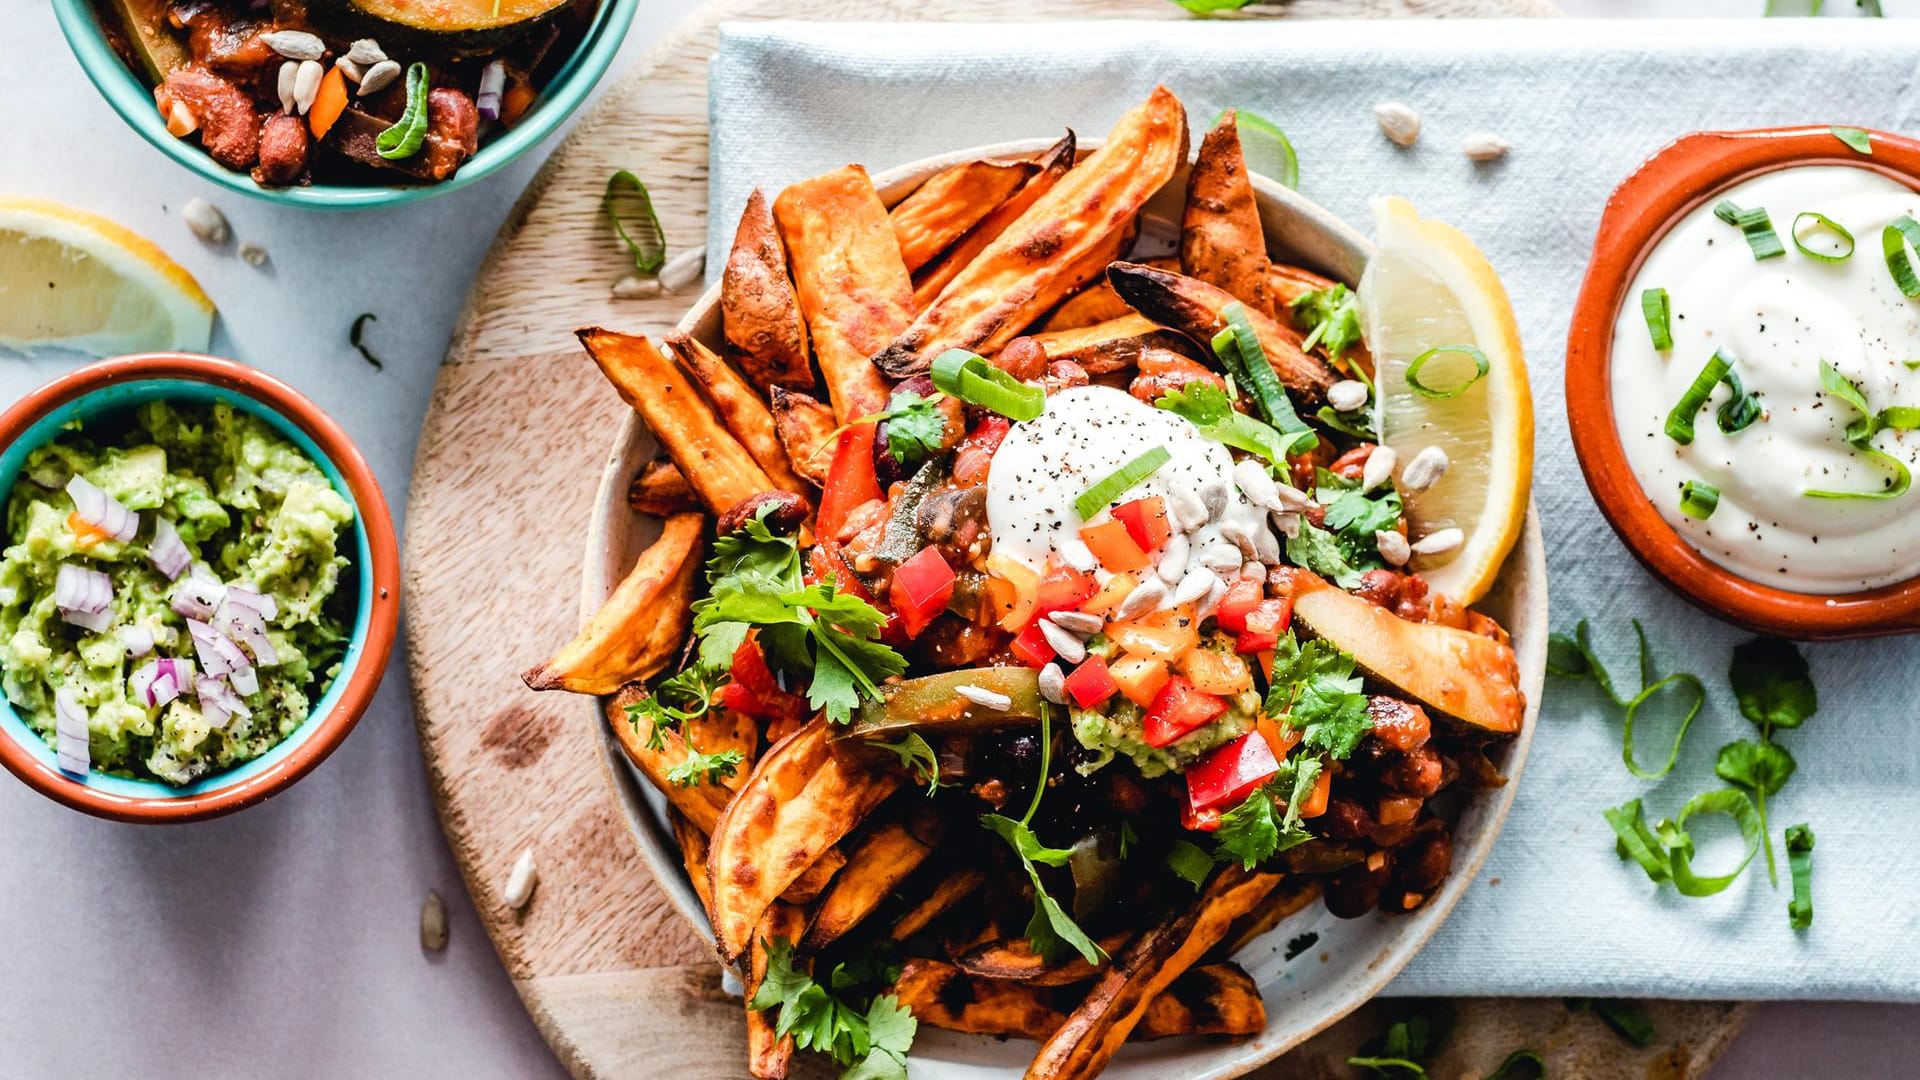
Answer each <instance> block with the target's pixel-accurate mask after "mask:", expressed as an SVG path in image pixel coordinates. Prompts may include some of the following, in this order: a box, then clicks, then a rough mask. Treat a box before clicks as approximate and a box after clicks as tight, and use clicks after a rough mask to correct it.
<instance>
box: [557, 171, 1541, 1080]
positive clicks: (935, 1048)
mask: <svg viewBox="0 0 1920 1080" xmlns="http://www.w3.org/2000/svg"><path fill="white" fill-rule="evenodd" d="M1051 142H1052V140H1050V139H1036V140H1031V141H1025V142H1014V143H1004V144H1000V145H995V146H988V147H981V148H976V149H972V150H964V151H960V152H957V153H954V154H949V155H945V156H942V157H937V158H928V159H926V160H923V161H917V162H914V163H912V164H909V165H903V166H901V167H899V168H896V169H889V170H887V171H886V172H884V173H881V174H879V175H878V176H876V177H875V178H874V183H875V185H876V186H877V187H878V188H879V190H880V196H881V198H882V199H883V200H885V201H886V202H887V203H888V204H889V205H892V204H893V203H895V202H897V201H899V200H900V199H902V198H905V197H906V195H907V194H908V193H909V192H911V191H912V190H913V189H914V188H915V187H916V186H918V185H919V183H920V182H921V181H923V180H924V179H926V178H927V177H928V176H930V175H932V174H933V173H935V172H937V171H939V170H940V169H942V168H945V167H947V166H949V165H953V164H956V163H958V162H961V161H970V160H974V159H976V158H982V157H1004V156H1010V155H1015V154H1032V153H1035V152H1037V151H1039V150H1042V149H1044V148H1045V147H1047V146H1049V145H1051ZM1081 145H1082V152H1083V153H1085V152H1087V151H1088V150H1090V149H1091V147H1090V146H1088V144H1087V143H1086V142H1083V143H1082V144H1081ZM1093 145H1098V144H1097V143H1095V144H1093ZM1253 182H1254V191H1255V195H1256V196H1257V198H1258V201H1259V204H1260V218H1261V224H1262V226H1263V227H1264V229H1265V231H1266V236H1267V243H1268V246H1269V247H1270V248H1271V249H1272V254H1273V255H1274V257H1275V258H1277V259H1281V260H1284V261H1286V262H1289V263H1294V264H1297V265H1300V266H1305V267H1307V268H1309V269H1313V270H1317V271H1319V272H1320V273H1323V274H1325V275H1327V276H1328V277H1331V278H1334V279H1336V280H1339V281H1344V282H1346V283H1347V284H1348V285H1349V286H1351V285H1354V284H1356V283H1357V282H1359V280H1360V272H1361V270H1363V269H1364V268H1365V267H1366V262H1367V257H1368V255H1369V253H1370V252H1371V250H1372V246H1371V245H1370V244H1369V243H1368V242H1367V240H1366V239H1365V238H1364V237H1363V236H1361V235H1360V234H1359V233H1358V232H1355V231H1354V230H1353V228H1351V227H1350V226H1348V225H1346V224H1345V223H1344V222H1341V221H1340V220H1338V219H1337V218H1335V217H1334V216H1333V215H1331V214H1329V213H1328V212H1327V211H1325V210H1323V209H1321V208H1320V207H1319V206H1316V205H1314V204H1313V203H1312V202H1310V201H1308V200H1307V199H1305V198H1303V197H1301V196H1300V195H1299V194H1298V193H1296V192H1293V191H1291V190H1288V189H1287V188H1284V187H1281V186H1280V185H1278V184H1275V183H1273V182H1272V181H1269V180H1267V179H1266V178H1264V177H1260V176H1255V177H1254V178H1253ZM1185 190H1186V173H1185V170H1184V169H1183V170H1182V171H1181V173H1180V175H1178V176H1176V177H1175V178H1174V179H1173V181H1172V182H1170V183H1169V184H1168V185H1167V187H1166V189H1165V190H1164V191H1162V192H1161V193H1160V195H1159V196H1157V197H1156V198H1155V199H1154V200H1153V201H1152V202H1151V203H1149V204H1148V206H1147V210H1146V213H1147V215H1148V220H1147V222H1146V226H1145V227H1143V228H1142V230H1141V233H1142V240H1141V244H1142V245H1143V246H1147V247H1151V248H1152V249H1153V250H1151V251H1149V253H1150V254H1157V253H1159V252H1160V251H1161V250H1164V247H1165V243H1166V241H1167V239H1168V237H1167V236H1166V235H1165V234H1166V232H1167V231H1168V228H1169V227H1168V226H1163V227H1162V228H1159V229H1156V228H1155V227H1154V225H1155V224H1156V223H1155V221H1154V218H1155V217H1157V218H1159V219H1160V221H1161V222H1169V223H1170V222H1175V221H1178V220H1179V213H1180V206H1181V202H1182V200H1183V193H1184V192H1185ZM708 265H710V266H716V265H718V262H717V260H715V259H711V258H710V259H709V263H708ZM678 329H679V330H681V331H682V332H685V333H688V334H692V335H694V336H696V337H698V338H700V339H701V340H703V341H706V342H708V343H709V344H711V345H713V346H715V347H716V348H718V347H719V346H720V342H721V334H720V289H719V287H718V286H717V285H716V286H715V287H713V288H711V289H708V290H707V291H706V293H705V294H704V295H702V296H701V297H700V298H699V299H698V300H696V301H695V302H694V303H693V304H692V306H691V308H690V310H689V311H688V313H687V316H686V318H685V319H683V320H682V321H681V323H680V325H679V327H678ZM654 454H655V443H654V440H653V436H652V435H651V434H650V433H649V432H648V431H647V430H646V428H645V426H644V425H642V423H641V422H640V418H639V416H638V415H637V414H634V413H629V414H627V417H626V420H625V422H624V423H623V424H622V425H621V428H620V431H619V433H618V435H617V436H616V437H615V438H614V442H613V449H612V452H611V453H610V454H609V456H608V460H607V467H606V472H605V473H604V474H603V475H602V476H601V481H600V492H599V497H598V499H597V501H596V503H595V509H594V518H593V523H592V526H591V528H590V531H589V543H588V547H587V553H586V565H585V582H584V590H583V594H582V597H581V603H582V609H581V610H582V613H583V617H584V615H585V614H587V613H591V612H592V611H594V610H596V609H598V608H599V606H600V604H601V603H602V602H603V601H604V600H605V599H606V597H607V595H608V593H610V592H611V591H612V589H613V586H614V585H615V584H617V583H618V582H619V581H620V579H621V577H623V576H624V575H625V574H626V572H627V570H628V569H629V568H630V567H631V566H632V565H633V560H634V558H635V556H637V555H638V554H639V552H640V551H641V550H642V549H643V548H645V547H646V545H647V544H649V543H652V542H653V539H654V537H655V536H656V535H658V533H659V525H658V522H657V521H655V520H653V519H650V518H646V517H643V516H642V515H639V514H636V513H634V512H633V511H632V510H630V509H629V508H628V507H627V501H626V492H627V486H628V483H629V482H630V481H631V480H632V478H633V476H634V474H635V473H636V472H638V471H639V469H640V468H641V467H642V466H643V465H645V464H646V463H647V462H649V461H651V460H652V459H653V457H654ZM1477 606H1478V607H1479V608H1480V609H1481V610H1483V611H1485V612H1486V613H1487V614H1489V615H1492V616H1493V617H1494V618H1496V619H1498V620H1499V621H1500V623H1501V625H1503V626H1505V627H1506V628H1507V629H1508V631H1509V632H1510V633H1512V635H1513V646H1514V651H1515V652H1516V653H1517V654H1518V656H1519V662H1520V683H1521V688H1522V689H1523V690H1524V691H1525V693H1526V696H1527V711H1526V724H1525V726H1524V727H1523V728H1522V729H1521V732H1520V736H1519V738H1517V739H1515V740H1514V741H1513V742H1512V743H1510V744H1509V745H1508V746H1507V748H1506V751H1505V756H1504V758H1501V759H1498V760H1497V761H1496V764H1499V765H1500V766H1501V770H1502V771H1503V772H1504V773H1505V774H1506V775H1507V777H1508V779H1509V782H1508V784H1507V785H1506V786H1505V787H1503V788H1500V789H1499V790H1496V791H1491V792H1484V793H1482V794H1480V795H1479V796H1477V797H1476V798H1474V799H1473V800H1472V801H1471V802H1469V803H1468V805H1467V806H1466V808H1465V810H1464V811H1463V813H1462V814H1461V817H1460V820H1459V822H1458V824H1457V826H1456V827H1455V830H1454V857H1453V871H1452V873H1451V874H1450V875H1449V876H1448V878H1447V881H1446V883H1445V884H1444V885H1443V886H1442V887H1441V889H1440V891H1439V892H1438V893H1437V894H1435V895H1434V897H1433V898H1432V899H1431V900H1429V901H1428V902H1427V904H1426V906H1425V907H1422V908H1421V909H1419V910H1418V911H1416V912H1414V913H1412V914H1410V915H1398V916H1387V915H1381V914H1378V913H1375V914H1372V915H1368V916H1367V917H1365V918H1360V919H1336V918H1334V917H1333V916H1332V915H1329V914H1328V913H1327V911H1326V908H1325V907H1324V906H1323V905H1322V904H1320V903H1319V902H1315V903H1313V904H1310V905H1308V906H1307V907H1306V908H1305V909H1304V910H1302V911H1300V912H1299V913H1297V914H1295V915H1293V916H1292V917H1290V918H1288V919H1287V920H1286V921H1284V922H1282V923H1281V924H1280V925H1279V926H1278V927H1276V928H1275V929H1274V930H1272V931H1271V932H1269V933H1268V934H1266V935H1265V936H1264V937H1262V938H1260V939H1259V940H1257V941H1255V942H1254V943H1253V944H1251V945H1249V946H1248V947H1247V948H1246V949H1244V950H1242V951H1241V952H1240V954H1239V955H1237V956H1236V957H1235V958H1234V959H1235V960H1236V961H1238V962H1239V963H1240V964H1241V966H1243V967H1245V968H1246V969H1247V971H1248V972H1249V973H1250V974H1251V975H1252V976H1253V978H1254V980H1255V981H1256V982H1257V983H1259V985H1260V993H1261V996H1262V997H1263V998H1264V999H1265V1000H1266V1005H1267V1027H1266V1030H1265V1031H1263V1032H1261V1033H1260V1034H1259V1035H1256V1036H1253V1037H1252V1038H1249V1039H1245V1040H1238V1041H1220V1040H1213V1039H1199V1038H1192V1039H1164V1040H1158V1041H1154V1042H1148V1043H1140V1044H1136V1045H1130V1046H1128V1047H1127V1048H1126V1049H1125V1050H1123V1051H1122V1052H1121V1054H1120V1055H1119V1056H1118V1058H1116V1059H1115V1060H1114V1062H1113V1064H1112V1065H1111V1066H1109V1067H1108V1069H1107V1071H1106V1074H1105V1075H1106V1076H1107V1077H1109V1078H1111V1080H1216V1078H1223V1077H1232V1076H1239V1075H1240V1074H1242V1073H1244V1072H1246V1071H1248V1070H1249V1069H1252V1068H1253V1067H1255V1066H1256V1065H1259V1064H1261V1063H1262V1062H1265V1061H1269V1060H1271V1059H1272V1058H1274V1057H1276V1056H1278V1055H1279V1054H1281V1053H1282V1052H1284V1051H1286V1050H1288V1049H1290V1048H1292V1047H1294V1046H1297V1045H1299V1044H1300V1043H1301V1042H1303V1041H1305V1040H1306V1039H1308V1038H1309V1037H1311V1036H1312V1035H1313V1034H1314V1033H1315V1032H1318V1031H1320V1030H1321V1029H1322V1028H1325V1027H1326V1026H1327V1025H1329V1024H1332V1023H1333V1022H1334V1021H1336V1020H1338V1019H1340V1018H1341V1017H1343V1016H1345V1015H1346V1014H1347V1013H1349V1012H1351V1011H1353V1010H1354V1009H1355V1008H1357V1007H1359V1006H1360V1005H1361V1004H1363V1003H1364V1002H1366V1001H1367V1000H1368V999H1370V998H1372V997H1373V996H1374V995H1375V994H1378V993H1379V992H1380V990H1381V989H1382V988H1384V987H1385V986H1386V984H1387V983H1388V981H1390V980H1391V979H1392V978H1393V977H1394V975H1396V974H1398V973H1399V971H1400V969H1402V968H1404V967H1405V966H1406V965H1407V962H1408V961H1410V960H1412V959H1413V956H1414V954H1415V953H1417V952H1419V951H1420V947H1421V946H1422V945H1424V944H1426V941H1427V939H1428V938H1429V937H1431V936H1433V932H1434V931H1435V930H1437V929H1439V927H1440V924H1441V923H1442V922H1443V921H1445V919H1446V917H1447V913H1448V912H1450V911H1451V910H1452V909H1453V905H1454V903H1455V902H1457V901H1458V900H1459V899H1460V896H1461V894H1462V893H1464V892H1465V891H1466V889H1467V888H1468V886H1469V885H1470V884H1471V883H1472V882H1473V879H1474V877H1475V876H1476V875H1477V874H1478V873H1479V870H1480V865H1481V863H1482V862H1484V861H1485V860H1486V857H1487V853H1488V852H1489V851H1490V850H1492V848H1493V841H1494V838H1495V837H1496V836H1497V835H1499V832H1500V825H1501V823H1502V822H1503V821H1505V820H1506V816H1507V809H1508V807H1509V806H1510V805H1511V804H1512V802H1513V792H1514V789H1515V786H1516V783H1515V782H1516V781H1518V780H1519V778H1520V772H1521V767H1522V766H1523V765H1524V764H1525V762H1526V758H1527V747H1528V744H1529V743H1530V742H1531V741H1532V738H1533V729H1534V722H1535V719H1536V716H1537V713H1538V710H1539V700H1540V688H1541V683H1542V680H1543V678H1544V674H1545V671H1546V639H1547V566H1546V553H1545V551H1544V549H1543V548H1542V546H1541V542H1540V529H1539V522H1538V520H1537V518H1536V516H1535V515H1534V514H1533V513H1532V512H1531V510H1530V511H1529V513H1528V515H1527V525H1526V528H1525V530H1524V531H1523V532H1522V533H1521V537H1520V542H1519V544H1517V545H1516V546H1515V548H1514V551H1513V554H1512V555H1511V556H1509V557H1508V559H1507V564H1506V568H1505V569H1504V570H1503V571H1502V574H1501V577H1500V580H1499V582H1498V584H1497V585H1496V587H1495V589H1494V591H1493V593H1492V595H1490V596H1489V597H1487V598H1486V599H1485V600H1483V601H1482V602H1481V603H1480V604H1479V605H1477ZM592 729H593V730H594V731H595V732H597V733H598V735H597V737H598V738H599V739H600V742H601V754H602V758H603V760H604V762H605V764H606V766H607V778H608V782H609V783H611V784H612V785H613V788H614V792H615V795H616V797H617V798H618V800H619V802H620V806H621V809H622V811H623V813H624V815H625V817H626V821H627V825H628V827H629V828H630V829H631V830H632V832H633V837H634V840H635V842H636V843H638V844H639V846H640V852H641V854H642V855H643V856H644V857H645V858H646V861H647V864H648V866H649V867H651V868H652V870H653V874H654V877H655V878H656V879H658V880H659V882H660V885H661V887H662V888H663V889H664V890H665V891H666V894H667V896H668V897H669V898H670V899H671V900H672V901H673V904H674V906H675V907H676V908H677V909H678V910H679V912H680V914H681V915H682V916H684V917H685V918H686V919H687V921H688V923H689V924H691V925H692V926H693V927H694V929H695V930H696V931H697V932H698V933H699V934H700V935H701V936H703V937H705V938H707V939H709V940H711V939H712V936H713V932H712V930H711V928H710V927H709V926H708V925H707V918H706V913H705V912H704V911H703V910H702V909H701V907H700V901H699V900H698V898H696V897H695V896H694V894H693V889H692V887H691V886H690V885H689V884H688V882H687V879H686V875H685V872H684V871H683V870H682V868H681V861H680V850H679V847H678V845H677V844H676V843H675V842H674V839H673V834H672V832H671V830H670V829H669V827H668V825H667V822H666V816H665V814H666V802H665V800H664V799H662V798H661V796H660V794H659V793H658V792H657V791H655V790H654V789H653V787H652V786H651V785H650V784H648V783H647V782H646V781H645V780H644V779H642V778H641V777H640V775H639V774H638V773H637V772H635V771H634V770H633V768H632V767H631V766H630V765H629V764H628V763H627V760H626V758H625V756H624V754H623V753H622V752H621V750H620V747H619V745H618V744H617V743H616V742H615V741H614V739H613V737H612V734H611V733H610V732H609V731H608V729H607V725H606V723H605V722H604V721H603V720H602V719H601V714H600V712H599V710H598V706H597V705H596V706H595V713H594V715H593V717H592ZM1309 930H1311V931H1314V932H1316V933H1318V934H1319V941H1318V942H1317V943H1316V944H1315V945H1314V946H1313V947H1312V949H1310V950H1309V951H1308V952H1307V953H1306V954H1305V955H1302V956H1300V957H1297V958H1296V959H1294V960H1292V961H1288V960H1286V959H1285V957H1284V949H1285V947H1286V943H1287V941H1288V940H1289V939H1290V938H1293V937H1295V936H1296V935H1299V934H1302V933H1305V932H1307V931H1309ZM1323 955H1324V956H1325V960H1324V961H1322V960H1321V957H1322V956H1323ZM1036 1048H1037V1044H1035V1043H1032V1042H1027V1041H1025V1040H1020V1039H1009V1040H1000V1039H993V1038H987V1037H983V1036H973V1035H961V1034H956V1033H953V1032H947V1031H938V1030H934V1029H932V1028H922V1029H921V1032H920V1035H919V1037H918V1038H917V1039H916V1040H915V1042H914V1047H913V1055H912V1073H913V1076H914V1077H915V1080H976V1078H977V1080H984V1078H986V1077H1003V1076H1006V1075H1009V1074H1010V1073H1019V1072H1021V1071H1023V1070H1024V1069H1025V1068H1026V1065H1027V1063H1028V1062H1029V1061H1031V1060H1032V1057H1033V1053H1034V1051H1035V1050H1036ZM742 1052H744V1045H743V1046H742Z"/></svg>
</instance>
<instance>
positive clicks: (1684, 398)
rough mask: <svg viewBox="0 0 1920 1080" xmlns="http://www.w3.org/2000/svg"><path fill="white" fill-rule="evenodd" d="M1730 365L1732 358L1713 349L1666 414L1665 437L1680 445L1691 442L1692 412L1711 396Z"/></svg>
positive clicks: (1731, 365)
mask: <svg viewBox="0 0 1920 1080" xmlns="http://www.w3.org/2000/svg"><path fill="white" fill-rule="evenodd" d="M1732 367H1733V358H1732V357H1730V356H1728V355H1727V354H1726V351H1725V350H1715V351H1714V354H1713V359H1711V360H1708V361H1707V366H1706V367H1703V368H1701V369H1700V374H1698V375H1695V376H1694V377H1693V385H1691V386H1689V387H1687V392H1686V393H1685V394H1682V395H1681V396H1680V404H1678V405H1675V406H1674V407H1673V411H1672V412H1671V413H1668V414H1667V426H1666V432H1667V438H1669V439H1672V440H1673V441H1674V442H1677V443H1679V444H1680V445H1681V446H1686V445H1687V444H1689V443H1691V442H1693V417H1694V414H1696V413H1698V412H1699V411H1700V407H1701V406H1702V405H1705V404H1706V403H1707V399H1708V398H1709V397H1712V396H1713V388H1714V387H1716V386H1718V385H1720V381H1721V379H1723V378H1725V376H1726V374H1727V372H1728V371H1729V370H1730V369H1731V368H1732Z"/></svg>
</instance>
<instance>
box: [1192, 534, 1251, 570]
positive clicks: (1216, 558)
mask: <svg viewBox="0 0 1920 1080" xmlns="http://www.w3.org/2000/svg"><path fill="white" fill-rule="evenodd" d="M1194 558H1195V561H1197V562H1198V563H1199V564H1200V565H1201V566H1204V567H1206V568H1207V569H1209V570H1213V571H1217V572H1219V573H1222V574H1224V573H1226V572H1227V571H1229V570H1238V569H1240V563H1241V559H1240V549H1239V548H1237V547H1234V546H1233V545H1232V544H1228V543H1223V542H1220V541H1217V540H1216V541H1214V542H1213V543H1211V544H1208V545H1207V546H1206V547H1203V548H1201V549H1200V554H1199V555H1197V556H1195V557H1194Z"/></svg>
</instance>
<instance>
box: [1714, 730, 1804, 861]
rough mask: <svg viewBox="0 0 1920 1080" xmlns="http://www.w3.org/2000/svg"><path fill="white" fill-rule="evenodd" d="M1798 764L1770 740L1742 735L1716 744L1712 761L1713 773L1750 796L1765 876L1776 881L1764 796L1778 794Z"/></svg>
mask: <svg viewBox="0 0 1920 1080" xmlns="http://www.w3.org/2000/svg"><path fill="white" fill-rule="evenodd" d="M1798 767H1799V766H1798V765H1797V764H1796V763H1795V762H1794V760H1793V755H1792V754H1789V753H1787V751H1786V749H1785V748H1783V747H1779V746H1775V745H1774V744H1773V743H1770V742H1758V741H1756V740H1753V739H1742V740H1740V741H1739V742H1731V743H1728V744H1727V745H1725V746H1723V747H1721V748H1720V753H1719V755H1718V756H1717V757H1715V759H1714V762H1713V771H1714V774H1715V775H1717V776H1719V777H1720V779H1722V780H1725V781H1726V782H1727V783H1729V784H1732V785H1733V786H1734V787H1737V788H1739V789H1740V790H1742V791H1745V792H1747V793H1748V795H1749V796H1751V797H1752V799H1753V803H1754V808H1755V809H1756V810H1757V811H1758V812H1759V814H1760V836H1761V843H1762V845H1763V846H1764V847H1765V848H1766V852H1767V878H1768V880H1770V881H1772V882H1773V883H1774V885H1776V886H1778V885H1779V884H1780V874H1779V872H1778V870H1776V869H1775V867H1774V862H1773V837H1772V835H1771V834H1770V833H1768V832H1767V796H1769V795H1775V794H1778V793H1779V791H1780V789H1781V788H1782V787H1785V786H1786V783H1787V781H1788V780H1789V779H1790V778H1792V776H1793V772H1794V770H1795V769H1796V768H1798Z"/></svg>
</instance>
